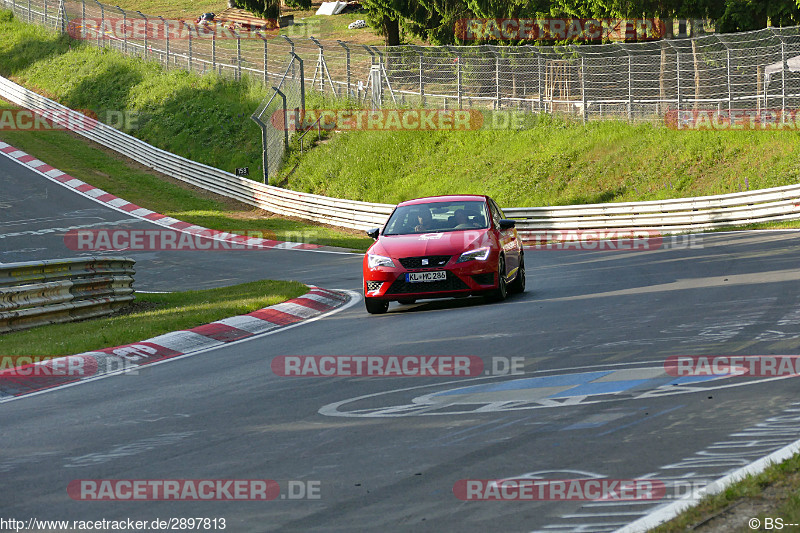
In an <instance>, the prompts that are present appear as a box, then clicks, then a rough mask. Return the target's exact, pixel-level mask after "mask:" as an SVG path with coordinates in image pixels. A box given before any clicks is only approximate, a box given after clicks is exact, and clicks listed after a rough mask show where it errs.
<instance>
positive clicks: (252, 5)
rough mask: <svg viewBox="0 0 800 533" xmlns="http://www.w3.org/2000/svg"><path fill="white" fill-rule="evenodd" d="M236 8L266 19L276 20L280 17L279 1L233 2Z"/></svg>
mask: <svg viewBox="0 0 800 533" xmlns="http://www.w3.org/2000/svg"><path fill="white" fill-rule="evenodd" d="M234 2H235V3H236V7H240V8H242V9H246V10H247V11H249V12H250V13H253V14H254V15H257V16H259V17H262V18H266V19H276V18H278V17H279V16H280V15H281V2H280V0H234Z"/></svg>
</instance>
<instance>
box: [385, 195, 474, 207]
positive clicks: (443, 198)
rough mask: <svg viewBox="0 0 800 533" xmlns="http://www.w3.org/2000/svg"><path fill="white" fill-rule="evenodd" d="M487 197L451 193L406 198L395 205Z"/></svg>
mask: <svg viewBox="0 0 800 533" xmlns="http://www.w3.org/2000/svg"><path fill="white" fill-rule="evenodd" d="M487 199H488V196H485V195H480V194H459V195H451V196H426V197H424V198H415V199H413V200H406V201H405V202H400V203H399V204H397V205H417V204H432V203H438V202H469V201H472V202H475V201H485V200H487Z"/></svg>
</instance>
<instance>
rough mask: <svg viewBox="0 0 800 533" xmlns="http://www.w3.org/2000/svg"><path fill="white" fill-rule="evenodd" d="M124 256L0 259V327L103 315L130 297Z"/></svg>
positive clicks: (129, 266)
mask: <svg viewBox="0 0 800 533" xmlns="http://www.w3.org/2000/svg"><path fill="white" fill-rule="evenodd" d="M134 263H135V261H134V260H133V259H128V258H125V257H82V258H74V259H56V260H48V261H30V262H25V263H11V264H5V265H0V333H5V332H8V331H17V330H21V329H28V328H32V327H36V326H41V325H44V324H53V323H57V322H70V321H73V320H80V319H84V318H92V317H96V316H102V315H107V314H110V313H112V312H114V311H115V310H117V309H119V308H120V307H122V306H124V305H126V304H128V303H129V302H132V301H133V299H134V296H133V288H132V284H133V275H134V270H133V265H134Z"/></svg>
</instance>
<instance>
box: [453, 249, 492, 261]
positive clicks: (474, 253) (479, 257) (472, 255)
mask: <svg viewBox="0 0 800 533" xmlns="http://www.w3.org/2000/svg"><path fill="white" fill-rule="evenodd" d="M490 251H491V250H490V249H489V248H488V247H487V248H476V249H475V250H469V251H467V252H464V253H463V254H461V257H459V258H458V261H456V263H466V262H467V261H486V260H487V259H489V252H490Z"/></svg>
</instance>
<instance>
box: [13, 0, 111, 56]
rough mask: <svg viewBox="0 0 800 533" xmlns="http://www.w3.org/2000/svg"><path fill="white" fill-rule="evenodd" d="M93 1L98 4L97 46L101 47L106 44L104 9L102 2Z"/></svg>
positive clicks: (29, 3)
mask: <svg viewBox="0 0 800 533" xmlns="http://www.w3.org/2000/svg"><path fill="white" fill-rule="evenodd" d="M94 3H95V4H97V5H98V6H100V31H99V32H98V33H97V46H102V47H103V48H105V46H106V31H105V29H104V28H105V26H106V11H105V9H104V8H103V4H101V3H100V2H98V1H97V0H94ZM30 5H31V2H30V0H28V6H30ZM101 35H102V37H101ZM100 39H103V44H102V45H101V44H100Z"/></svg>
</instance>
